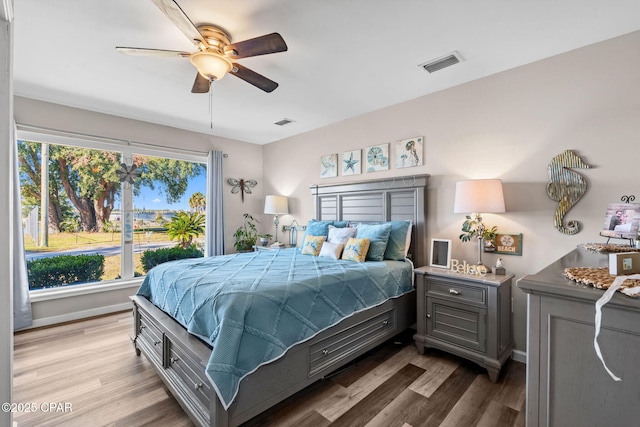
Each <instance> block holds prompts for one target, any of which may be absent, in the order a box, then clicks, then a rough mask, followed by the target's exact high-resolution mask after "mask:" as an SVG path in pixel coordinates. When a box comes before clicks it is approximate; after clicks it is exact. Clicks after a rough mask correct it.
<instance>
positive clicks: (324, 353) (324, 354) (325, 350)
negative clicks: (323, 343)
mask: <svg viewBox="0 0 640 427" xmlns="http://www.w3.org/2000/svg"><path fill="white" fill-rule="evenodd" d="M327 354H329V350H327V349H326V348H325V349H324V350H322V355H323V356H326V355H327Z"/></svg>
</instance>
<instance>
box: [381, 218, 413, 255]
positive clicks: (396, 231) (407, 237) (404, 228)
mask: <svg viewBox="0 0 640 427" xmlns="http://www.w3.org/2000/svg"><path fill="white" fill-rule="evenodd" d="M388 224H391V234H389V242H388V243H387V250H386V251H385V252H384V259H391V260H394V261H402V260H404V259H405V258H406V257H407V251H408V250H409V244H410V243H411V221H389V222H388Z"/></svg>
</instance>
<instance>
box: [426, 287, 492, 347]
mask: <svg viewBox="0 0 640 427" xmlns="http://www.w3.org/2000/svg"><path fill="white" fill-rule="evenodd" d="M485 317H486V309H485V308H482V307H477V306H474V305H469V304H460V303H458V302H454V301H449V300H445V299H440V298H431V297H428V298H427V320H426V322H427V335H429V336H432V337H433V338H438V339H441V340H443V341H446V342H449V343H453V344H456V345H459V346H462V347H466V348H469V349H471V350H475V351H479V352H484V351H485V350H486V339H485V338H486V324H485V322H486V320H485Z"/></svg>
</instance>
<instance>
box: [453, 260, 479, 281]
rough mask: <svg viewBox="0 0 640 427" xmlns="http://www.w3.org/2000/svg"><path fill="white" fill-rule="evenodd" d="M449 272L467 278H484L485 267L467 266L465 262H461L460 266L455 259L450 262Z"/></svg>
mask: <svg viewBox="0 0 640 427" xmlns="http://www.w3.org/2000/svg"><path fill="white" fill-rule="evenodd" d="M451 271H455V272H456V273H460V274H468V275H469V276H481V277H483V276H486V275H487V267H485V266H484V265H478V264H467V261H462V264H461V263H460V261H458V260H457V259H452V260H451Z"/></svg>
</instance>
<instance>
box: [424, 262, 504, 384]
mask: <svg viewBox="0 0 640 427" xmlns="http://www.w3.org/2000/svg"><path fill="white" fill-rule="evenodd" d="M414 271H415V273H416V290H417V295H416V298H417V304H416V306H417V310H418V312H417V322H416V328H417V331H416V334H415V335H414V340H415V342H416V347H417V348H418V352H419V353H420V354H424V349H425V348H438V349H441V350H444V351H446V352H449V353H453V354H456V355H458V356H461V357H464V358H466V359H469V360H471V361H473V362H475V363H477V364H478V365H480V366H483V367H484V368H486V369H487V372H488V374H489V379H491V381H492V382H496V381H497V379H498V376H499V375H500V370H501V369H502V365H504V363H505V362H506V361H507V359H509V357H510V356H511V351H512V350H513V337H512V331H511V281H512V279H513V275H512V274H510V275H502V276H499V275H495V274H486V275H485V276H471V275H466V274H460V273H457V272H453V271H450V270H445V269H442V268H433V267H420V268H417V269H416V270H414Z"/></svg>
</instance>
